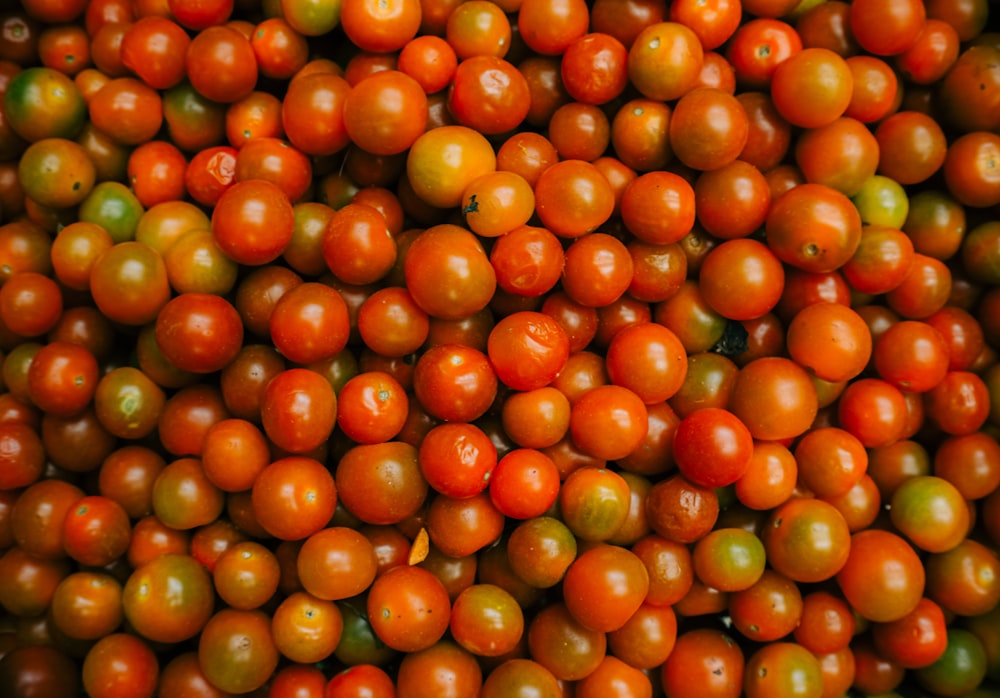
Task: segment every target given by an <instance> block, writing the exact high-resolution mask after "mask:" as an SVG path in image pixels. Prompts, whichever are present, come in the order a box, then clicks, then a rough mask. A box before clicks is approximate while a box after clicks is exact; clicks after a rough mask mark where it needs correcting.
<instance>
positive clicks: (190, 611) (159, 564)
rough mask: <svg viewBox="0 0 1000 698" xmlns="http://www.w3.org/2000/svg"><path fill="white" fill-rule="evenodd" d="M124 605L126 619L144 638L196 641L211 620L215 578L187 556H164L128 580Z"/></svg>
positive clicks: (135, 572)
mask: <svg viewBox="0 0 1000 698" xmlns="http://www.w3.org/2000/svg"><path fill="white" fill-rule="evenodd" d="M122 603H123V608H124V611H125V617H126V619H127V620H128V622H129V623H130V624H131V625H132V627H133V628H134V629H135V631H136V632H138V633H139V634H140V635H141V636H143V637H145V638H147V639H149V640H152V641H154V642H180V641H182V640H184V639H187V638H191V637H194V636H195V635H196V634H197V633H198V632H199V631H200V630H201V629H202V627H203V626H204V625H205V623H206V622H208V619H209V618H210V617H211V615H212V611H213V608H214V605H215V595H214V589H213V586H212V578H211V576H209V574H208V572H206V571H205V569H204V567H202V566H201V564H200V563H199V562H197V561H196V560H195V559H194V558H192V557H190V556H188V555H184V554H167V555H162V556H160V557H157V558H155V559H153V560H151V561H149V562H147V563H145V564H143V565H141V566H140V567H138V568H136V570H135V571H134V572H133V573H132V574H131V575H130V576H129V578H128V580H127V581H126V582H125V585H124V588H123V591H122Z"/></svg>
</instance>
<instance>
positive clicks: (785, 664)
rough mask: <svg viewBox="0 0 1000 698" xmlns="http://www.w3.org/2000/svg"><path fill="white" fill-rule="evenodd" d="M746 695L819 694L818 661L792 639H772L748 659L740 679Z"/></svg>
mask: <svg viewBox="0 0 1000 698" xmlns="http://www.w3.org/2000/svg"><path fill="white" fill-rule="evenodd" d="M743 685H744V690H745V692H746V695H747V698H758V696H782V697H784V696H809V695H819V694H820V693H821V689H822V687H823V678H822V669H821V667H820V663H819V660H818V659H817V658H816V657H815V656H814V655H813V654H812V653H811V652H809V650H807V649H805V648H804V647H802V646H801V645H796V644H795V643H791V642H775V643H771V644H769V645H766V646H764V647H762V648H760V649H758V650H757V651H756V652H754V653H753V654H752V655H750V657H749V658H748V659H747V665H746V670H745V673H744V680H743Z"/></svg>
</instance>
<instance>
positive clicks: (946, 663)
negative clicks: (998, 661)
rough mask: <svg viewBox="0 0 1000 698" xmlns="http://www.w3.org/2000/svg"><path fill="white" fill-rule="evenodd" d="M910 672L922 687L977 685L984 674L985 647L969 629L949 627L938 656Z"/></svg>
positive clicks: (947, 689) (956, 689) (961, 688)
mask: <svg viewBox="0 0 1000 698" xmlns="http://www.w3.org/2000/svg"><path fill="white" fill-rule="evenodd" d="M913 673H914V675H915V676H916V678H917V681H918V682H919V684H920V685H921V686H923V687H925V688H928V689H930V690H936V691H939V692H942V691H943V692H948V693H951V692H955V693H958V692H960V691H964V690H966V689H969V688H972V687H974V686H978V685H980V683H981V682H982V680H983V678H984V677H985V675H986V651H985V649H984V648H983V644H982V642H981V641H980V640H979V638H978V637H977V636H976V635H974V634H972V633H971V632H969V631H968V630H963V629H961V628H949V629H948V631H947V645H946V646H945V649H944V652H943V653H942V654H941V656H940V657H938V659H937V660H935V661H934V663H933V664H930V665H929V666H925V667H921V668H919V669H917V670H915V671H914V672H913Z"/></svg>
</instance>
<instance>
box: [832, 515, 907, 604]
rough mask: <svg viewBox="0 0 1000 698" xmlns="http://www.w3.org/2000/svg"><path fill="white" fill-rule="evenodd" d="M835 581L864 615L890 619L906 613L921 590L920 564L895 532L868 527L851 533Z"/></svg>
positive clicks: (850, 601)
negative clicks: (843, 559) (849, 543)
mask: <svg viewBox="0 0 1000 698" xmlns="http://www.w3.org/2000/svg"><path fill="white" fill-rule="evenodd" d="M837 583H838V585H839V586H840V589H841V591H843V593H844V596H845V598H846V599H847V601H848V603H850V604H851V606H852V607H853V608H854V609H855V610H856V611H857V612H858V614H859V615H861V616H862V617H864V618H867V619H869V620H873V621H876V622H891V621H894V620H897V619H899V618H902V617H903V616H905V615H906V614H907V613H910V612H911V611H912V610H913V609H914V608H916V606H917V604H918V603H919V601H920V598H921V597H922V596H923V592H924V583H925V572H924V567H923V565H922V564H921V562H920V558H919V557H917V554H916V552H915V551H914V550H913V548H912V547H910V545H909V544H908V543H907V542H906V541H905V540H903V539H902V538H901V537H900V536H899V535H897V534H895V533H891V532H889V531H882V530H878V529H869V530H866V531H861V532H859V533H855V534H854V535H852V536H851V546H850V553H849V555H848V558H847V562H846V563H845V564H844V566H843V567H842V568H841V569H840V571H839V572H838V573H837Z"/></svg>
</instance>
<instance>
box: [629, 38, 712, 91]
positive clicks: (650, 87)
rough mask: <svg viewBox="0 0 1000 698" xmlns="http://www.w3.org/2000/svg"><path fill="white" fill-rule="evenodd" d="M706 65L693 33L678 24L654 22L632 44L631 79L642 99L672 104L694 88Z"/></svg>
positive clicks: (630, 52)
mask: <svg viewBox="0 0 1000 698" xmlns="http://www.w3.org/2000/svg"><path fill="white" fill-rule="evenodd" d="M703 61H704V48H703V47H702V44H701V41H699V39H698V36H697V34H695V33H694V31H692V30H691V29H690V28H688V27H687V26H686V25H684V24H681V23H679V22H655V23H652V24H650V25H648V26H646V27H645V28H643V29H642V30H641V31H640V32H639V33H638V34H637V35H636V37H635V39H634V41H633V42H632V44H631V46H630V48H629V52H628V61H627V66H628V76H629V80H631V82H632V84H633V85H634V86H635V87H636V89H638V90H639V92H640V93H641V94H642V96H643V97H647V98H649V99H654V100H661V101H665V102H666V101H672V100H675V99H677V98H679V97H680V96H681V95H683V94H684V93H685V92H687V91H688V90H690V89H691V88H692V87H694V84H695V81H696V80H697V77H698V75H699V73H700V72H701V66H702V62H703Z"/></svg>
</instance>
